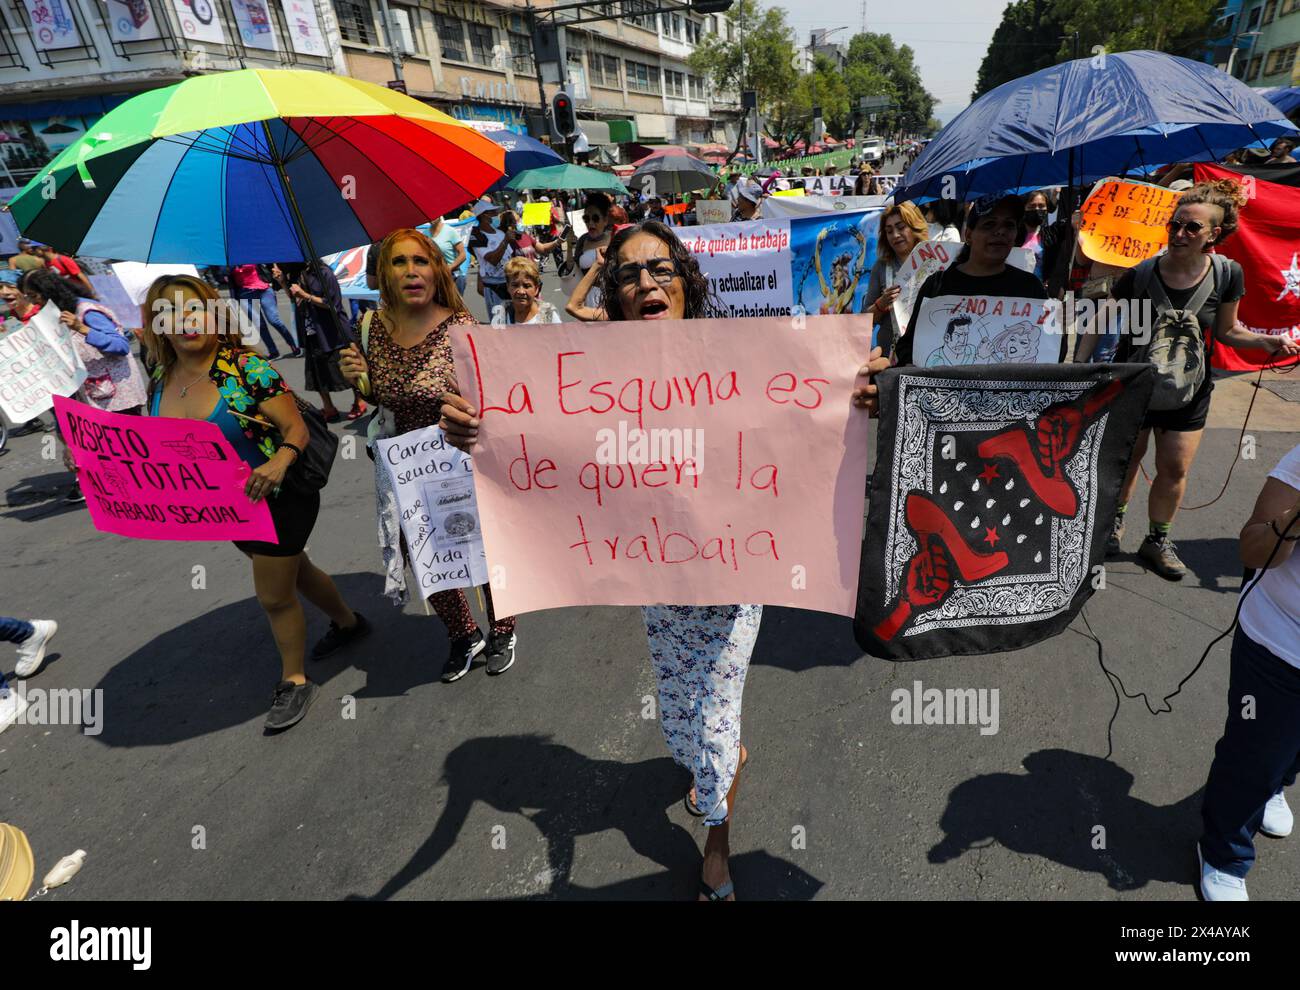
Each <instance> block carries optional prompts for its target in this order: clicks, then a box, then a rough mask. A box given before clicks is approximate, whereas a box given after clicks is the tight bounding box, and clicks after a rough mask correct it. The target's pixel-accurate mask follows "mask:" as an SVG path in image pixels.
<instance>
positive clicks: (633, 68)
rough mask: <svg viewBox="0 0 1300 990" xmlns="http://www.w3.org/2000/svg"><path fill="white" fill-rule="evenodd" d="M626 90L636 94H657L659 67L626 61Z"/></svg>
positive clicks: (658, 89) (658, 90)
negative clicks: (634, 91)
mask: <svg viewBox="0 0 1300 990" xmlns="http://www.w3.org/2000/svg"><path fill="white" fill-rule="evenodd" d="M626 64H627V88H628V89H632V90H636V91H637V92H638V93H659V92H660V88H659V66H657V65H646V64H645V63H644V62H633V61H632V60H631V59H628V60H627V63H626Z"/></svg>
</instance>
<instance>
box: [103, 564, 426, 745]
mask: <svg viewBox="0 0 1300 990" xmlns="http://www.w3.org/2000/svg"><path fill="white" fill-rule="evenodd" d="M247 581H248V592H249V597H248V598H245V599H242V600H241V601H238V602H234V603H232V604H229V605H223V606H221V607H219V608H215V609H213V610H212V611H210V612H206V613H204V614H203V615H200V616H198V617H197V618H195V619H191V620H190V621H189V622H185V623H183V624H181V625H178V626H173V627H171V628H169V629H167V630H166V631H165V632H163V633H162V634H161V635H159V636H157V637H155V638H154V639H152V640H150V641H149V642H148V643H147V644H145V645H144V646H142V647H141V648H140V649H138V650H136V651H135V652H134V653H132V654H130V655H129V656H127V657H125V658H123V659H122V660H121V661H119V662H118V663H116V664H114V666H113V667H112V669H111V670H109V671H108V673H107V674H105V675H104V677H103V679H102V680H101V681H100V682H99V683H98V684H97V685H95V686H96V687H97V688H102V689H103V690H104V694H105V696H106V697H109V698H111V699H112V704H113V712H114V717H113V718H112V719H106V720H105V725H104V729H103V732H101V733H100V734H99V735H97V736H95V737H93V738H95V739H97V740H99V742H101V743H103V744H104V745H107V746H159V745H167V744H168V743H174V742H179V741H182V740H186V739H196V738H198V737H200V736H204V735H207V734H208V733H211V732H217V731H220V730H222V729H227V728H230V727H231V726H235V725H241V724H243V723H245V722H248V721H249V720H250V719H260V718H261V717H262V716H264V715H265V714H266V712H267V710H268V709H269V708H270V705H271V693H272V690H273V689H274V687H275V684H276V682H277V681H278V680H279V679H280V655H279V653H278V652H277V651H276V648H275V641H274V640H273V639H272V638H271V626H270V623H269V622H268V621H267V619H266V615H265V613H264V612H263V611H262V609H261V607H260V606H259V605H258V604H257V600H256V599H255V598H253V597H252V591H253V576H252V573H251V570H250V571H249V573H248V575H247ZM334 581H335V583H336V584H337V585H338V587H339V590H340V591H342V593H343V597H344V598H345V599H346V600H347V602H348V603H349V604H350V605H351V606H352V607H353V608H356V609H360V610H361V611H362V612H364V613H365V614H366V617H367V618H368V619H370V620H371V623H372V625H373V626H374V632H373V633H371V634H370V636H369V637H368V638H367V639H365V640H363V641H362V642H360V643H357V644H356V645H354V646H350V647H348V648H346V649H343V650H340V651H339V652H338V653H337V654H335V655H334V656H331V657H329V658H327V659H325V660H321V661H313V660H311V659H308V661H307V675H308V676H309V677H310V678H311V679H312V680H314V681H315V682H316V683H317V684H326V683H328V682H329V680H330V679H331V678H332V677H333V676H334V675H335V674H336V673H338V672H339V671H341V670H344V669H346V668H348V667H356V668H358V669H360V670H365V671H367V674H368V677H367V685H366V687H365V689H364V690H363V691H361V692H358V696H365V697H370V698H375V697H396V696H400V695H403V694H405V693H407V691H409V690H410V689H411V688H413V687H415V686H417V685H420V684H428V683H432V682H434V681H436V680H438V676H439V674H440V673H441V671H442V665H443V663H444V662H445V660H446V652H447V646H446V643H447V637H446V632H445V627H444V626H443V625H442V623H441V621H439V619H438V618H437V616H432V615H431V616H424V615H408V614H405V613H402V612H398V611H397V610H396V609H394V608H393V606H392V604H391V603H390V602H389V601H388V599H386V598H384V597H383V594H382V588H383V585H382V581H381V578H380V577H379V576H378V575H376V574H372V573H353V574H336V575H334ZM304 608H305V610H306V612H307V649H308V651H309V652H310V650H311V645H312V643H314V642H315V641H316V639H318V638H319V637H320V636H322V635H323V634H324V632H325V630H326V629H327V628H328V620H327V619H326V618H325V617H324V616H323V615H321V613H320V612H318V611H317V610H316V609H315V608H314V607H313V606H311V605H307V604H304ZM155 618H156V619H165V617H155ZM160 624H165V623H160ZM372 664H373V666H372ZM310 717H311V716H310V715H309V716H308V718H310Z"/></svg>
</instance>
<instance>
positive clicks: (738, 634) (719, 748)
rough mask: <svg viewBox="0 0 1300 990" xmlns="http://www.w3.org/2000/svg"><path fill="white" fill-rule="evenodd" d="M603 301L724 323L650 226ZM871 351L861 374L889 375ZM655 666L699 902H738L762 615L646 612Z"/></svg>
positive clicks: (620, 316) (680, 253)
mask: <svg viewBox="0 0 1300 990" xmlns="http://www.w3.org/2000/svg"><path fill="white" fill-rule="evenodd" d="M606 253H607V257H608V259H609V260H608V261H607V262H606V264H605V265H604V267H603V268H602V270H601V277H600V286H599V287H600V291H601V296H602V298H603V299H604V306H605V310H606V312H607V315H608V318H609V319H610V320H616V321H617V320H682V319H687V320H690V319H710V318H725V317H726V315H727V314H726V312H725V310H723V309H722V307H721V305H720V304H719V303H718V301H717V300H716V299H715V298H714V297H713V295H712V294H711V292H710V289H709V282H708V279H707V278H706V277H705V276H704V274H703V272H701V271H700V266H699V263H698V262H696V260H695V258H694V257H693V256H692V255H691V253H690V251H688V250H687V249H686V247H685V246H684V245H683V244H682V242H681V241H680V240H678V238H677V236H676V235H675V234H674V233H673V232H672V230H671V229H669V228H668V227H666V226H665V225H664V224H662V223H658V222H656V221H653V220H647V221H645V222H643V223H640V224H633V225H631V226H629V227H625V228H623V229H622V230H620V231H619V232H618V233H616V234H614V236H613V237H612V238H611V240H610V242H609V246H608V248H607V249H606ZM888 365H889V362H888V360H887V359H884V358H880V356H879V351H878V350H877V351H873V352H872V355H871V363H870V364H869V365H868V366H867V367H865V368H863V369H861V373H864V374H866V373H871V374H874V373H875V372H877V371H881V370H883V369H884V368H886V367H888ZM874 397H875V386H874V385H866V386H864V387H859V388H858V389H856V390H855V392H854V395H853V401H854V404H855V405H856V406H858V407H859V408H862V409H868V410H870V409H871V408H872V407H873V405H874V402H875V398H874ZM442 416H443V418H442V427H443V429H444V430H445V431H446V432H447V436H448V438H449V439H450V440H451V442H452V443H454V444H456V446H458V447H461V448H462V449H464V450H469V449H470V448H471V447H472V446H473V444H474V442H475V440H476V439H477V436H478V420H477V418H475V417H476V410H474V409H473V408H472V407H471V406H470V405H469V403H468V402H467V401H466V400H465V399H464V398H462V397H461V396H459V395H448V396H446V397H445V399H444V404H443V407H442ZM642 613H643V616H644V621H645V627H646V639H647V640H648V643H649V647H650V660H651V665H652V666H653V667H654V671H655V676H656V677H657V679H658V681H659V716H660V724H661V726H662V729H663V734H664V740H665V742H667V744H668V748H669V750H671V752H672V755H673V759H674V761H676V762H677V763H678V764H679V765H680V766H682V767H683V768H685V769H686V770H687V771H689V772H690V773H691V775H692V777H693V779H694V786H693V787H692V788H691V789H690V792H689V793H688V794H687V796H686V809H687V811H689V812H690V813H691V814H692V815H695V816H697V817H701V818H703V819H704V824H705V825H707V826H709V834H708V838H707V839H706V840H705V843H704V864H703V868H702V872H701V880H700V895H699V896H700V899H702V900H710V901H716V900H734V899H735V893H734V887H733V885H732V882H731V874H730V871H729V868H728V862H727V859H728V855H729V852H730V826H731V818H732V813H733V812H734V810H735V802H736V793H737V784H738V781H739V773H740V771H741V769H742V768H743V767H744V766H745V763H746V761H747V759H748V752H747V751H746V749H745V747H744V746H742V745H741V742H740V711H741V693H742V691H743V690H744V686H745V675H746V674H747V672H748V670H749V659H750V654H751V653H752V652H753V649H754V642H755V640H756V639H757V638H758V627H759V622H760V620H761V619H762V615H763V606H762V605H705V606H695V605H647V606H644V607H643V609H642Z"/></svg>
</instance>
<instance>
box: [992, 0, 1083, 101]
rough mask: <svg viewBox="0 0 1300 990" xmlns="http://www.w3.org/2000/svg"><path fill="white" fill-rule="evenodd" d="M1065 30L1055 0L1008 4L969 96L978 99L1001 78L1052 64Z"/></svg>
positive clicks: (1015, 75)
mask: <svg viewBox="0 0 1300 990" xmlns="http://www.w3.org/2000/svg"><path fill="white" fill-rule="evenodd" d="M1064 33H1065V22H1064V21H1063V20H1062V19H1061V17H1060V15H1059V14H1058V13H1057V4H1056V2H1055V0H1018V2H1017V3H1012V4H1008V5H1007V9H1006V10H1005V11H1003V13H1002V22H1001V23H1000V24H999V25H998V26H997V29H996V30H995V31H994V32H993V38H992V40H990V41H989V47H988V51H987V52H986V53H985V54H984V60H983V61H982V62H981V63H980V69H979V75H977V76H976V77H975V92H973V93H971V97H970V98H971V99H972V100H977V99H979V98H980V97H981V96H983V95H984V94H985V93H987V92H988V91H989V90H991V89H996V88H997V87H999V86H1001V85H1002V84H1003V83H1004V82H1010V81H1011V80H1012V79H1019V78H1020V77H1021V76H1027V75H1029V74H1030V73H1033V72H1037V71H1038V70H1039V69H1045V68H1047V67H1048V66H1051V65H1055V64H1056V62H1057V53H1058V51H1059V50H1060V45H1061V37H1062V35H1063V34H1064Z"/></svg>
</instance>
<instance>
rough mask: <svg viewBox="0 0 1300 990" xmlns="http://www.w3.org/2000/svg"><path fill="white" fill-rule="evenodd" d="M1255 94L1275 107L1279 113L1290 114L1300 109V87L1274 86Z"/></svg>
mask: <svg viewBox="0 0 1300 990" xmlns="http://www.w3.org/2000/svg"><path fill="white" fill-rule="evenodd" d="M1255 92H1256V93H1258V94H1259V95H1260V96H1262V97H1264V99H1266V100H1268V102H1269V103H1271V104H1273V106H1275V107H1277V109H1278V112H1279V113H1285V114H1290V113H1291V112H1292V111H1294V110H1296V109H1297V108H1300V86H1274V87H1272V88H1270V89H1257V90H1255Z"/></svg>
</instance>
